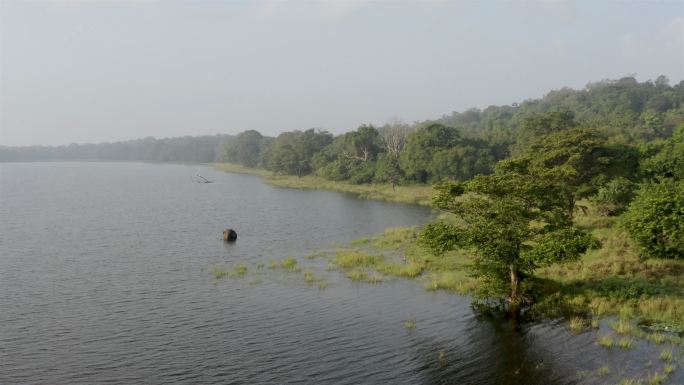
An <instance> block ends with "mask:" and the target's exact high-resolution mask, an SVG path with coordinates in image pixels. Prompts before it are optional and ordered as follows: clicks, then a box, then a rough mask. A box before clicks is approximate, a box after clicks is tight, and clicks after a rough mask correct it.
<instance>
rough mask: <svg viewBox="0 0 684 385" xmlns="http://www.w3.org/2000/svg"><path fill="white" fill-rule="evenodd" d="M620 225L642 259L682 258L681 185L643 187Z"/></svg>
mask: <svg viewBox="0 0 684 385" xmlns="http://www.w3.org/2000/svg"><path fill="white" fill-rule="evenodd" d="M620 224H621V226H622V227H623V228H624V229H626V230H627V232H628V233H629V235H630V236H631V237H632V239H633V240H634V241H635V242H636V243H637V244H638V245H639V246H640V247H641V250H642V252H643V254H644V255H645V256H647V257H657V258H682V257H684V181H674V180H671V179H662V180H660V181H659V182H657V183H647V184H644V185H642V186H641V188H640V189H639V190H638V191H637V195H636V197H635V198H634V200H633V201H632V203H631V204H630V205H629V207H628V209H627V212H626V213H625V214H624V215H623V216H622V218H621V221H620Z"/></svg>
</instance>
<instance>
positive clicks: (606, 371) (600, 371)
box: [596, 365, 610, 376]
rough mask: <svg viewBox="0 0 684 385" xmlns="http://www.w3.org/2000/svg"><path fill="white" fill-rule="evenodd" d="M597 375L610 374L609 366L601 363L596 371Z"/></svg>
mask: <svg viewBox="0 0 684 385" xmlns="http://www.w3.org/2000/svg"><path fill="white" fill-rule="evenodd" d="M596 374H598V375H599V376H605V375H608V374H610V367H609V366H608V365H603V366H601V367H600V368H598V370H597V371H596Z"/></svg>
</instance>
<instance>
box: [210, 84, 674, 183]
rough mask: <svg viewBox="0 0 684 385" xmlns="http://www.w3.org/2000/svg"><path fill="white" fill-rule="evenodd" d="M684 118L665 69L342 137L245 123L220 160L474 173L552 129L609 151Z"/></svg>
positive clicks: (356, 177)
mask: <svg viewBox="0 0 684 385" xmlns="http://www.w3.org/2000/svg"><path fill="white" fill-rule="evenodd" d="M682 122H684V81H683V82H680V83H679V84H677V85H675V86H670V85H669V81H668V79H667V78H666V77H664V76H660V77H658V78H657V79H656V80H655V81H647V82H642V83H639V82H637V81H636V79H634V78H633V77H625V78H622V79H619V80H604V81H600V82H596V83H590V84H588V85H587V86H586V87H585V88H584V89H582V90H572V89H568V88H564V89H561V90H556V91H552V92H550V93H548V94H547V95H546V96H544V97H543V98H541V99H535V100H528V101H525V102H523V103H520V104H514V105H512V106H491V107H488V108H486V109H484V110H479V109H470V110H468V111H465V112H462V113H459V112H453V113H452V114H451V115H445V116H442V117H441V118H439V119H436V120H431V121H425V122H416V123H413V124H406V123H403V122H400V121H393V122H390V123H387V124H385V125H383V126H381V127H373V126H371V125H363V126H361V127H359V128H358V129H356V130H355V131H351V132H347V133H345V134H342V135H339V136H336V137H334V136H333V135H332V134H330V133H328V132H326V131H320V130H314V129H309V130H306V131H291V132H284V133H282V134H280V135H279V136H278V137H277V138H272V137H267V136H263V135H261V134H260V133H259V132H257V131H245V132H243V133H240V134H238V135H237V136H236V137H235V138H234V139H232V140H230V141H228V142H227V143H225V145H223V146H221V147H219V148H217V153H216V160H217V161H219V162H230V163H237V164H241V165H243V166H247V167H259V168H264V169H268V170H271V171H273V172H276V173H280V174H289V175H299V176H302V175H307V174H315V175H318V176H321V177H323V178H326V179H330V180H340V181H342V180H344V181H349V182H352V183H369V182H385V183H393V184H397V183H416V182H417V183H427V182H436V181H440V180H443V179H452V180H468V179H471V178H472V177H473V176H475V175H478V174H488V173H490V172H492V170H493V169H494V165H495V164H496V163H497V162H498V161H500V160H502V159H505V158H508V157H511V156H515V155H518V154H520V153H521V152H522V151H524V150H525V149H526V148H529V146H530V145H531V144H532V143H533V142H534V141H535V140H537V139H538V138H540V137H542V136H545V135H548V134H551V133H554V132H561V131H564V130H567V129H570V128H576V127H581V128H583V129H588V130H591V131H592V132H594V133H595V134H596V135H597V136H598V137H600V140H601V142H602V143H605V145H606V146H608V147H610V148H611V149H612V150H611V151H618V149H621V150H624V151H627V152H626V153H629V151H630V149H631V150H633V151H636V152H638V151H642V152H646V153H648V152H649V151H651V152H652V150H648V149H647V148H646V147H648V146H647V143H651V142H654V141H655V142H657V140H662V139H666V138H669V137H671V136H672V133H673V131H674V130H675V128H676V127H677V126H678V125H680V124H681V123H682ZM637 147H639V148H640V150H638V149H637Z"/></svg>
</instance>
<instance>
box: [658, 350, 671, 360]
mask: <svg viewBox="0 0 684 385" xmlns="http://www.w3.org/2000/svg"><path fill="white" fill-rule="evenodd" d="M660 359H661V360H663V361H665V362H672V361H673V360H674V352H673V351H672V349H663V350H662V351H661V352H660Z"/></svg>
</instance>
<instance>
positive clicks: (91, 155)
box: [0, 135, 232, 163]
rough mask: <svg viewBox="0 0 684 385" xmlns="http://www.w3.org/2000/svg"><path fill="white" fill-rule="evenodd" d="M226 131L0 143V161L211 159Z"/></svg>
mask: <svg viewBox="0 0 684 385" xmlns="http://www.w3.org/2000/svg"><path fill="white" fill-rule="evenodd" d="M230 138H232V136H230V135H213V136H184V137H180V138H164V139H155V138H152V137H147V138H144V139H136V140H129V141H125V142H114V143H99V144H75V143H72V144H70V145H68V146H57V147H49V146H28V147H5V146H0V162H19V161H39V160H77V159H96V160H138V161H152V162H198V163H206V162H212V161H213V160H214V158H215V154H216V148H217V146H220V145H222V144H223V143H225V142H226V141H227V140H229V139H230Z"/></svg>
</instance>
